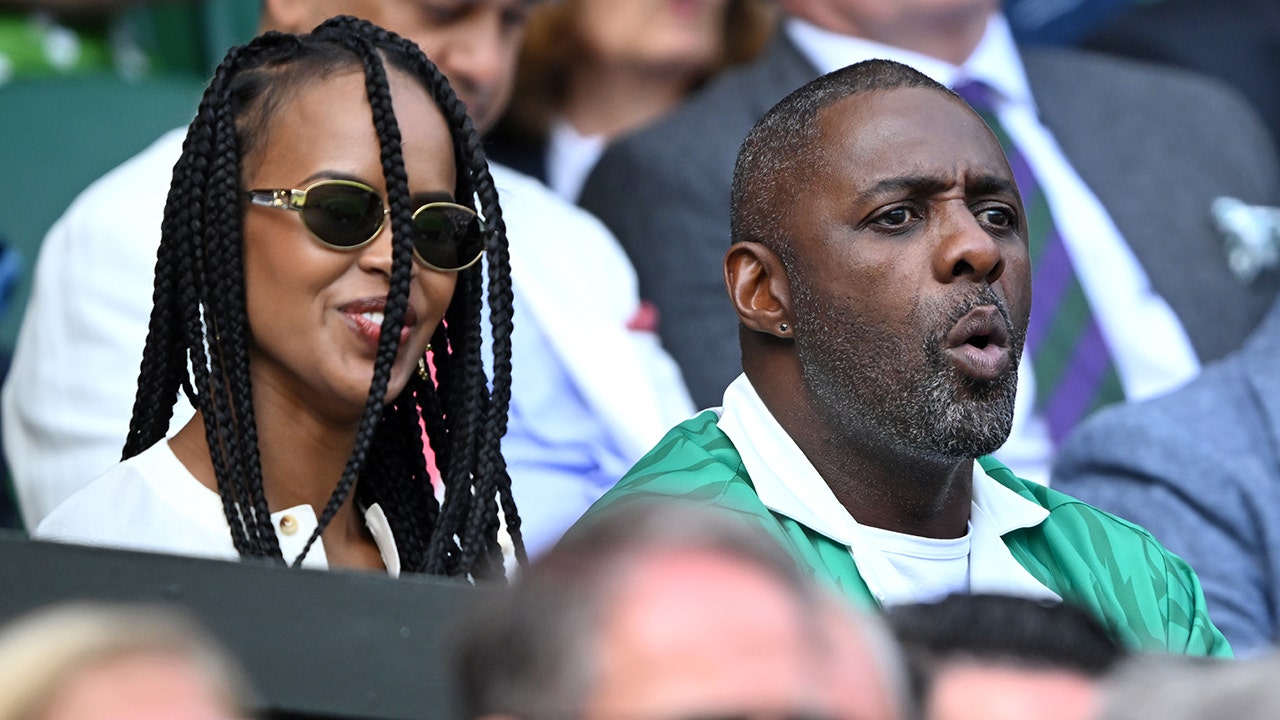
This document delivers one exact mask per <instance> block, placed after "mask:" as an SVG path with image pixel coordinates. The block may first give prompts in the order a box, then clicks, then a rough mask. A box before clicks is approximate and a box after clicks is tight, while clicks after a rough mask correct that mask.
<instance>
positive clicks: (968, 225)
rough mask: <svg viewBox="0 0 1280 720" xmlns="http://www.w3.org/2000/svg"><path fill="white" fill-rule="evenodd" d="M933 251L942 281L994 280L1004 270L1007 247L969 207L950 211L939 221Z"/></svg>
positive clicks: (937, 274)
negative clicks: (937, 234)
mask: <svg viewBox="0 0 1280 720" xmlns="http://www.w3.org/2000/svg"><path fill="white" fill-rule="evenodd" d="M939 232H940V233H941V237H940V238H939V242H938V247H937V250H936V252H935V253H934V260H933V262H934V267H933V270H934V275H935V276H936V277H937V279H938V281H939V282H943V283H949V282H955V281H956V280H961V279H968V280H972V281H973V282H979V283H987V284H990V283H994V282H995V281H996V280H997V279H999V278H1000V276H1001V275H1002V274H1004V268H1005V258H1004V248H1003V246H1002V245H1001V243H1000V241H999V240H997V239H996V238H994V237H992V236H991V235H990V233H989V232H988V231H987V230H986V229H985V228H983V226H982V225H981V224H980V223H979V222H978V219H977V218H975V217H974V216H973V213H972V211H970V210H969V209H968V208H967V207H960V208H954V209H951V210H949V211H948V213H947V215H946V218H945V219H944V220H943V221H942V222H941V223H940V228H939Z"/></svg>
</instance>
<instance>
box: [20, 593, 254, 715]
mask: <svg viewBox="0 0 1280 720" xmlns="http://www.w3.org/2000/svg"><path fill="white" fill-rule="evenodd" d="M138 661H142V662H143V663H145V666H140V667H143V669H144V670H145V673H144V675H143V676H141V677H139V676H138V674H137V673H130V674H129V675H128V677H131V678H136V679H138V680H139V681H140V682H138V683H133V684H132V685H131V686H130V685H127V684H126V683H123V682H121V681H120V678H121V677H124V676H123V675H122V674H120V673H115V674H112V672H111V671H112V668H113V666H115V667H120V666H121V665H122V664H124V663H129V662H134V663H137V662H138ZM157 669H162V670H167V671H169V672H168V673H167V674H164V675H163V676H161V674H160V673H158V672H156V670H157ZM95 673H97V674H98V675H100V676H101V677H100V678H95V677H94V674H95ZM104 683H105V684H104ZM248 687H249V686H248V683H247V682H246V680H245V678H244V677H243V675H242V673H241V671H240V669H239V667H238V666H237V665H236V664H235V663H234V662H233V661H232V660H231V659H230V658H229V656H227V655H226V654H225V653H224V652H223V650H222V649H221V648H220V647H219V646H218V645H217V643H216V642H215V641H213V639H212V638H210V637H209V636H208V635H207V634H206V633H205V632H204V630H203V629H202V628H201V627H200V626H199V625H197V624H196V623H195V622H194V621H193V620H191V619H190V618H188V617H187V616H186V615H185V614H183V613H181V612H179V611H178V610H176V609H174V608H169V607H161V606H155V607H152V606H130V605H106V604H88V603H78V604H68V605H61V606H54V607H50V608H46V609H43V610H39V611H36V612H33V613H31V614H30V615H27V616H24V617H22V618H19V619H17V620H14V621H12V622H11V623H10V624H9V625H8V626H6V627H4V628H3V629H0V720H28V719H29V718H36V717H41V718H44V717H56V718H65V719H66V720H96V719H97V718H106V717H108V716H109V715H110V713H111V712H113V711H114V712H120V711H121V708H124V709H125V710H127V713H126V714H127V716H128V717H138V718H141V717H161V716H167V717H171V718H173V720H179V718H181V717H186V715H185V714H184V715H177V714H175V713H176V712H178V711H179V710H181V711H183V712H184V713H185V712H187V711H189V712H190V713H191V715H190V717H197V716H199V717H205V718H209V717H218V718H233V717H243V716H245V714H246V704H247V702H248V699H249V691H248ZM175 702H177V703H178V704H177V705H175V704H174V703H175ZM86 705H87V706H88V707H89V710H85V708H86ZM86 713H87V714H86ZM96 713H102V714H96Z"/></svg>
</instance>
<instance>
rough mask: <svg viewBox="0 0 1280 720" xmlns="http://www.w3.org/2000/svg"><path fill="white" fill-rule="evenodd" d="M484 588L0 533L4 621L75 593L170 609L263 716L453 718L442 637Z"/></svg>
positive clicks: (87, 597)
mask: <svg viewBox="0 0 1280 720" xmlns="http://www.w3.org/2000/svg"><path fill="white" fill-rule="evenodd" d="M482 592H483V591H481V590H478V589H476V588H474V587H472V586H471V585H468V584H466V583H464V582H461V581H451V580H448V579H443V578H429V577H417V576H414V577H405V578H400V579H396V580H393V579H391V578H387V577H382V576H379V575H376V574H372V573H357V572H344V571H330V572H323V571H311V570H290V569H284V568H276V567H267V566H263V565H257V564H252V563H238V562H221V561H217V560H202V559H195V558H184V557H176V556H170V555H152V554H148V553H135V552H127V551H122V550H108V549H103V548H90V547H80V546H75V545H60V544H56V543H45V542H34V541H30V540H25V539H23V538H22V537H21V536H19V535H17V534H7V533H3V532H0V622H5V621H8V620H10V619H12V618H14V617H15V616H17V615H20V614H23V613H26V612H28V611H30V610H33V609H35V608H38V607H42V606H45V605H49V604H51V603H57V602H63V601H70V600H102V601H108V602H127V601H148V602H166V603H173V604H176V605H178V606H181V607H184V608H187V609H188V610H190V611H191V612H192V613H194V615H195V616H196V618H197V619H198V620H200V621H201V622H202V623H203V624H204V625H205V626H206V627H207V628H208V629H209V630H210V631H211V632H212V633H213V634H214V636H215V637H217V638H218V639H219V640H220V641H221V642H222V643H223V644H224V645H225V646H226V648H227V650H229V651H230V652H231V653H232V655H234V656H235V657H236V659H237V660H239V661H240V663H241V665H242V666H243V667H244V669H245V670H246V671H247V673H248V675H249V677H250V679H251V680H252V681H253V684H254V689H255V690H256V691H257V694H258V701H259V703H260V707H259V710H260V711H261V713H262V715H263V716H264V717H268V718H279V719H285V718H288V719H299V720H301V719H302V718H316V719H319V718H351V719H353V720H358V719H364V718H368V719H369V720H382V719H384V718H385V719H386V720H402V719H403V720H409V719H411V718H415V719H416V718H428V719H436V718H439V719H441V720H454V719H455V718H456V712H455V708H454V702H453V698H452V697H451V696H450V691H449V682H448V668H447V663H446V661H445V655H446V650H445V643H446V639H447V637H448V633H449V632H450V630H451V627H452V626H453V625H454V620H455V619H456V618H457V617H458V616H459V614H460V613H461V612H463V611H464V609H465V608H466V607H468V606H470V605H472V604H474V602H475V601H476V599H477V598H478V597H479V596H480V594H481V593H482Z"/></svg>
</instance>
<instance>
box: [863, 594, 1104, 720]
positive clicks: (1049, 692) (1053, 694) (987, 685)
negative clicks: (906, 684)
mask: <svg viewBox="0 0 1280 720" xmlns="http://www.w3.org/2000/svg"><path fill="white" fill-rule="evenodd" d="M886 617H887V619H888V622H889V626H890V627H891V628H892V629H893V631H894V634H895V635H896V636H897V638H898V641H899V642H900V643H902V646H903V649H904V650H905V652H906V655H907V659H908V662H909V664H910V665H911V668H912V671H913V676H914V680H915V687H916V692H917V697H916V700H917V702H918V703H919V705H920V707H922V708H923V709H924V717H925V719H926V720H1022V719H1023V718H1029V717H1035V718H1038V720H1090V719H1091V718H1094V717H1095V716H1096V713H1097V711H1098V708H1099V706H1100V704H1101V702H1100V697H1101V694H1102V692H1101V687H1100V685H1101V681H1102V680H1103V678H1104V677H1105V676H1106V674H1107V673H1108V672H1110V671H1111V670H1112V668H1114V667H1115V666H1116V665H1118V664H1119V663H1120V662H1122V661H1123V659H1124V658H1125V657H1126V655H1127V653H1126V652H1125V650H1124V648H1123V647H1122V646H1121V645H1120V644H1119V643H1117V642H1116V641H1115V640H1114V639H1113V638H1112V637H1111V636H1110V635H1108V634H1107V631H1106V629H1105V628H1103V627H1102V625H1101V624H1099V623H1098V621H1097V620H1095V619H1093V617H1092V616H1090V615H1089V614H1088V613H1086V612H1085V611H1083V610H1080V609H1079V608H1076V607H1074V606H1072V605H1069V604H1066V603H1061V602H1051V601H1047V600H1033V599H1030V598H1022V597H1013V596H1007V595H987V594H980V595H949V596H947V597H945V598H943V599H942V600H939V601H937V602H932V603H912V604H908V605H898V606H896V607H892V608H889V610H888V612H887V615H886Z"/></svg>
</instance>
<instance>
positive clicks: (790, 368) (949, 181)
mask: <svg viewBox="0 0 1280 720" xmlns="http://www.w3.org/2000/svg"><path fill="white" fill-rule="evenodd" d="M659 211H660V210H659ZM730 222H731V232H732V238H733V245H732V246H731V247H730V249H729V251H728V253H727V254H726V256H725V260H724V273H725V281H726V285H727V286H728V290H729V296H730V299H731V301H732V302H733V304H734V306H735V308H736V310H737V313H738V318H739V320H740V323H741V327H740V340H741V345H742V363H743V370H744V374H743V375H742V376H740V377H739V378H738V379H737V380H735V381H734V382H733V383H732V384H731V385H730V386H729V388H728V389H727V390H726V392H725V396H724V405H723V407H722V408H720V409H717V410H710V411H706V412H703V413H702V414H700V415H698V416H696V417H694V418H692V419H691V420H688V421H686V422H684V423H682V424H681V425H679V426H677V427H676V428H675V429H673V430H672V431H671V432H670V433H669V434H668V435H667V436H666V438H664V439H663V440H662V441H661V442H660V443H659V445H658V446H657V447H656V448H654V449H653V451H651V452H650V453H649V454H648V455H647V456H646V457H645V458H643V459H642V460H641V461H640V462H639V463H638V464H637V465H636V466H635V468H633V469H632V470H631V472H629V473H628V474H627V476H626V477H624V478H623V479H622V480H621V481H620V482H619V483H618V485H617V486H616V487H615V488H614V489H613V490H611V491H610V492H609V493H607V494H606V495H605V496H604V497H603V498H602V499H601V500H600V501H599V502H598V503H597V504H596V505H595V506H593V508H592V509H591V510H590V511H589V512H588V514H587V518H588V521H590V519H592V518H598V517H602V516H606V515H607V514H608V513H609V511H610V509H612V508H615V507H619V506H622V505H626V504H629V503H631V502H634V501H637V500H643V499H645V498H652V497H653V496H655V495H657V496H679V497H684V498H687V499H690V500H696V501H698V502H702V503H705V504H710V505H715V506H720V507H723V508H727V509H728V510H730V511H733V512H735V513H737V514H739V515H740V516H742V517H744V518H746V519H748V520H749V521H750V522H752V523H755V524H758V525H760V526H762V527H763V528H765V529H766V530H767V531H768V532H769V533H771V534H772V535H773V536H774V537H775V538H777V539H778V540H780V541H781V542H782V543H783V544H784V545H785V546H786V547H787V548H789V549H790V550H791V552H792V553H793V555H794V556H795V557H796V558H797V559H798V560H799V561H800V562H801V563H802V564H804V565H806V566H807V567H809V568H810V569H811V570H812V571H813V573H814V574H815V575H816V576H817V577H818V578H820V579H822V580H824V581H826V582H828V583H829V584H831V585H832V586H834V587H836V588H837V589H838V590H839V591H841V592H843V593H845V594H846V595H848V596H849V597H851V598H853V599H854V600H855V601H857V602H859V603H861V604H863V605H868V606H880V605H891V604H897V603H903V602H918V601H928V600H931V599H936V598H940V597H943V596H945V595H947V594H950V593H954V592H975V593H976V592H984V593H1002V594H1011V595H1021V596H1030V597H1043V598H1060V599H1062V600H1064V601H1067V602H1070V603H1073V604H1075V605H1078V606H1080V607H1083V608H1085V609H1086V610H1088V611H1090V612H1091V613H1092V614H1094V615H1095V616H1096V617H1097V618H1098V619H1099V620H1101V621H1102V622H1103V624H1104V625H1105V626H1106V627H1107V628H1108V629H1109V630H1110V631H1111V632H1112V633H1113V634H1114V635H1115V636H1116V637H1117V638H1118V639H1119V640H1120V641H1122V642H1124V643H1125V644H1127V645H1129V646H1130V647H1133V648H1136V649H1146V650H1164V651H1170V652H1180V653H1195V654H1209V655H1229V654H1230V652H1231V651H1230V648H1229V646H1228V644H1227V643H1226V641H1225V640H1224V639H1223V637H1222V635H1221V634H1220V633H1219V632H1218V631H1217V629H1216V628H1214V626H1213V624H1212V622H1211V621H1210V620H1209V618H1208V616H1207V614H1206V613H1205V606H1204V597H1203V594H1202V592H1201V590H1200V584H1199V581H1198V580H1197V579H1196V576H1195V573H1194V572H1193V571H1192V570H1191V568H1190V567H1188V566H1187V565H1186V563H1184V562H1183V561H1182V560H1180V559H1179V558H1177V557H1176V556H1174V555H1172V554H1170V553H1169V552H1167V551H1166V550H1164V548H1162V547H1161V546H1160V545H1159V544H1158V543H1157V542H1156V541H1155V540H1154V539H1153V538H1152V537H1151V536H1150V534H1148V533H1147V532H1146V531H1144V530H1142V529H1141V528H1139V527H1137V526H1135V525H1132V524H1130V523H1127V522H1125V521H1123V520H1120V519H1118V518H1115V517H1113V516H1110V515H1107V514H1105V513H1103V512H1101V511H1099V510H1096V509H1094V508H1092V507H1089V506H1087V505H1085V504H1083V503H1081V502H1079V501H1077V500H1074V499H1072V498H1070V497H1067V496H1065V495H1062V494H1061V493H1057V492H1055V491H1052V490H1049V489H1047V488H1044V487H1041V486H1038V485H1035V484H1034V483H1030V482H1027V481H1025V480H1022V479H1020V478H1018V477H1016V476H1014V475H1013V474H1012V473H1011V472H1010V471H1009V470H1008V469H1007V468H1005V467H1004V466H1003V465H1001V464H1000V463H999V462H997V461H995V460H994V459H992V458H990V457H988V454H989V453H991V452H992V451H994V450H995V449H996V448H998V447H999V446H1000V445H1001V444H1002V443H1003V442H1004V440H1005V439H1006V438H1007V437H1008V434H1009V431H1010V427H1011V424H1012V420H1013V408H1014V398H1015V394H1016V387H1017V370H1018V363H1019V360H1020V358H1021V354H1022V347H1023V342H1024V339H1025V334H1026V328H1027V321H1028V317H1029V314H1030V308H1031V273H1030V259H1029V253H1028V247H1027V237H1028V235H1027V220H1026V216H1025V212H1024V209H1023V204H1022V200H1021V198H1020V197H1019V194H1018V188H1017V187H1016V185H1015V182H1014V178H1013V173H1012V172H1011V171H1010V167H1009V163H1008V161H1007V160H1006V158H1005V155H1004V152H1003V151H1002V150H1001V148H1000V144H999V143H998V141H997V140H996V138H995V136H994V135H993V134H992V133H991V131H990V130H989V129H988V128H987V126H986V124H985V123H984V122H983V121H982V119H981V118H980V117H979V116H978V115H977V114H976V113H975V112H974V111H973V110H972V109H970V108H969V106H968V105H966V104H965V102H964V101H963V100H961V99H960V98H959V97H958V96H956V95H955V94H953V93H952V92H951V91H949V90H947V89H946V88H944V87H943V86H941V85H939V84H937V83H935V82H934V81H933V80H931V79H929V78H928V77H926V76H924V75H922V74H920V73H918V72H916V71H915V70H912V69H911V68H909V67H907V66H905V65H900V64H897V63H893V62H889V61H882V60H872V61H868V62H864V63H858V64H856V65H852V66H850V67H847V68H844V69H842V70H838V71H836V72H834V73H831V74H829V75H826V76H823V77H821V78H819V79H817V80H815V81H813V82H811V83H809V84H808V85H806V86H804V87H802V88H800V89H799V90H797V91H796V92H794V93H793V94H792V95H790V96H789V97H787V98H786V99H784V100H782V101H781V102H780V103H778V105H776V106H775V107H774V108H773V109H772V110H770V111H769V112H768V113H767V114H766V115H765V116H764V117H763V118H762V119H761V120H760V121H759V122H758V123H757V124H756V126H755V128H753V129H752V131H751V133H750V134H749V135H748V137H747V139H746V141H745V142H744V143H743V146H742V150H741V152H740V154H739V157H738V162H737V166H736V168H735V171H734V181H733V197H732V213H731V221H730Z"/></svg>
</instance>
